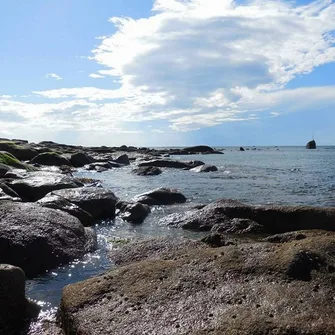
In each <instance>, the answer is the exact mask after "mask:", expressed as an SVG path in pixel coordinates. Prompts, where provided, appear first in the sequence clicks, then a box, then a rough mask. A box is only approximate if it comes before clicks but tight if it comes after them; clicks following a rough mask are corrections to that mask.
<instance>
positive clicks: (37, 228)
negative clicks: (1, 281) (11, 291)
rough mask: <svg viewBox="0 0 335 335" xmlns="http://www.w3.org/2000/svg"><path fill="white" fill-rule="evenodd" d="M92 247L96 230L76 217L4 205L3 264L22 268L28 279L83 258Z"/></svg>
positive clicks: (0, 216)
mask: <svg viewBox="0 0 335 335" xmlns="http://www.w3.org/2000/svg"><path fill="white" fill-rule="evenodd" d="M93 234H94V233H93ZM88 241H90V243H88ZM92 243H93V241H92V230H90V229H89V228H84V226H83V225H82V224H81V223H80V221H79V220H78V219H77V218H75V217H74V216H71V215H69V214H67V213H64V212H62V211H59V210H55V209H49V208H43V207H41V206H39V205H37V204H31V203H18V202H12V201H0V263H6V264H13V265H15V266H18V267H20V268H22V269H23V270H24V272H25V273H26V275H27V276H28V277H33V276H36V275H38V274H41V273H44V272H45V271H46V270H48V269H52V268H55V267H56V266H58V265H60V264H66V263H68V262H69V261H71V260H74V259H76V258H81V257H82V256H83V255H84V254H85V253H86V252H87V251H90V250H92Z"/></svg>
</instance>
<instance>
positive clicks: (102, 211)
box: [50, 187, 119, 219]
mask: <svg viewBox="0 0 335 335" xmlns="http://www.w3.org/2000/svg"><path fill="white" fill-rule="evenodd" d="M50 195H57V196H59V197H62V198H64V199H66V200H68V201H70V202H71V203H73V204H75V205H77V206H78V207H80V208H81V209H83V210H84V211H86V212H88V213H90V214H91V215H92V217H93V218H94V219H109V218H114V217H115V205H116V203H117V201H118V200H119V199H118V198H117V197H116V196H115V194H114V193H113V192H112V191H110V190H106V189H103V188H100V187H81V188H76V189H63V190H58V191H54V192H51V194H50Z"/></svg>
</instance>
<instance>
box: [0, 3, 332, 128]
mask: <svg viewBox="0 0 335 335" xmlns="http://www.w3.org/2000/svg"><path fill="white" fill-rule="evenodd" d="M110 22H111V23H113V24H114V25H115V26H116V28H117V31H116V32H115V33H114V34H113V35H108V32H106V35H105V36H100V37H98V38H97V40H98V41H99V43H100V44H99V45H98V46H97V47H96V48H95V49H94V50H92V56H91V57H90V59H92V60H93V61H95V62H96V63H98V64H99V65H101V66H102V69H101V70H100V71H97V72H96V73H92V74H90V77H92V78H102V77H104V78H106V80H105V81H104V83H108V80H110V83H111V84H113V86H114V85H115V83H117V84H118V85H119V87H118V88H116V89H101V88H96V87H75V88H61V89H54V90H48V91H33V94H35V95H37V96H38V97H40V98H41V99H57V101H56V102H50V103H43V104H36V103H31V104H27V103H26V104H24V103H22V102H17V101H13V100H12V99H11V100H10V101H11V103H10V102H9V100H8V99H7V100H6V99H4V100H1V99H0V117H1V113H13V114H15V115H17V116H18V117H21V118H24V119H25V120H29V122H30V123H32V122H39V123H41V124H42V121H43V122H44V123H48V125H49V126H52V127H72V128H74V129H78V130H79V131H86V130H90V131H97V132H110V131H111V130H112V131H116V132H127V131H130V132H134V131H135V132H137V131H139V129H141V123H143V122H146V123H150V122H153V123H154V124H155V127H156V122H158V123H159V124H158V125H157V127H156V128H157V130H159V131H164V132H165V133H166V132H167V131H170V132H171V131H188V130H194V129H199V128H203V127H209V126H213V125H217V124H221V123H224V122H240V121H248V120H255V119H262V118H269V117H278V116H280V115H282V114H284V113H293V112H299V111H301V112H303V111H311V110H314V111H315V112H317V111H318V110H321V109H325V108H330V107H334V105H335V87H334V86H326V87H309V88H298V89H287V88H286V85H287V84H288V83H289V82H290V81H292V80H293V79H294V78H295V77H297V76H302V75H305V74H307V73H310V72H311V71H313V70H314V69H315V68H317V67H318V66H321V65H324V64H327V63H330V62H334V61H335V47H334V43H335V39H334V33H333V32H334V31H335V4H334V3H333V2H332V1H330V0H318V1H314V2H311V3H310V4H308V5H305V6H296V5H295V4H294V3H293V2H291V1H284V0H282V1H280V0H277V1H268V0H267V1H265V0H251V1H248V2H246V3H245V4H241V3H240V2H237V1H233V0H156V1H155V2H154V5H153V12H152V13H151V16H150V17H148V18H142V19H137V20H135V19H132V18H115V17H114V18H111V19H110ZM49 75H50V77H52V78H55V79H57V78H56V77H55V76H57V75H56V74H49ZM57 77H58V76H57ZM56 116H57V117H56ZM35 118H39V120H37V121H36V120H35V121H33V119H35ZM48 120H49V122H47V121H48ZM27 122H28V121H27ZM154 130H155V129H154Z"/></svg>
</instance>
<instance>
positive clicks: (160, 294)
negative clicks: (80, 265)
mask: <svg viewBox="0 0 335 335" xmlns="http://www.w3.org/2000/svg"><path fill="white" fill-rule="evenodd" d="M306 235H307V238H306V239H303V240H298V241H292V242H288V243H285V244H275V243H266V242H259V243H242V244H236V245H228V246H223V247H217V248H210V247H208V246H207V245H205V244H203V246H201V245H199V242H190V241H186V242H184V245H183V243H182V242H180V240H178V239H170V240H169V239H166V240H162V239H158V240H150V241H146V242H140V243H138V245H136V244H127V245H125V246H124V247H123V248H120V249H119V250H116V251H113V253H112V255H111V258H112V260H114V262H115V263H116V264H119V267H117V268H116V269H113V270H111V271H108V272H106V273H104V274H102V275H100V276H97V277H95V278H91V279H88V280H86V281H83V282H80V283H76V284H72V285H69V286H66V287H65V288H64V290H63V296H62V301H61V305H60V313H59V315H60V318H61V322H62V325H63V329H64V331H65V333H66V334H81V333H85V334H86V335H91V334H94V335H100V334H101V335H105V334H120V335H125V334H160V335H170V334H226V335H233V334H234V335H237V334H239V335H249V334H287V335H288V334H310V335H312V334H334V329H335V321H334V317H333V316H334V301H333V297H334V295H335V288H334V280H335V274H334V271H333V270H332V269H334V262H335V250H334V237H335V236H334V233H325V232H316V231H315V232H306ZM301 250H303V251H304V253H303V255H301ZM304 255H308V257H307V258H306V257H305V256H304ZM309 256H312V257H310V258H309ZM297 268H303V269H304V271H305V274H307V275H308V280H301V279H299V278H297V277H295V274H296V273H297V272H296V271H295V270H294V269H297Z"/></svg>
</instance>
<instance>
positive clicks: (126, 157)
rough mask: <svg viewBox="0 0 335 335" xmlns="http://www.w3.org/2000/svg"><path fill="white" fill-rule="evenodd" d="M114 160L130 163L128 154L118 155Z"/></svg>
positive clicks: (124, 163)
mask: <svg viewBox="0 0 335 335" xmlns="http://www.w3.org/2000/svg"><path fill="white" fill-rule="evenodd" d="M113 161H114V162H116V163H119V164H123V165H130V162H129V157H128V155H126V154H123V155H120V156H118V157H116V158H115V159H114V160H113Z"/></svg>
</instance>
